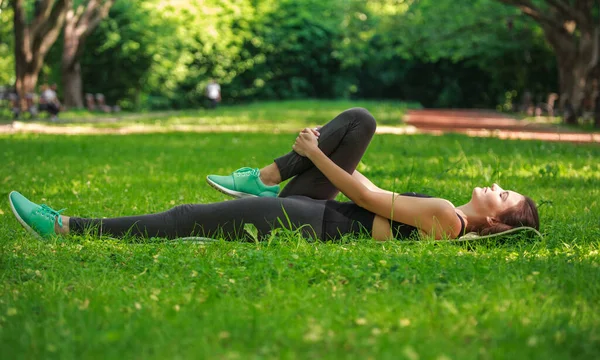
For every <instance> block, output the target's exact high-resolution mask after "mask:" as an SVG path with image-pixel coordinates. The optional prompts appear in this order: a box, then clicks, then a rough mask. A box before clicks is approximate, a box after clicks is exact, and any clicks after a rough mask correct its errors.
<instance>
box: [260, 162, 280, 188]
mask: <svg viewBox="0 0 600 360" xmlns="http://www.w3.org/2000/svg"><path fill="white" fill-rule="evenodd" d="M260 180H261V181H262V182H263V184H265V185H267V186H273V185H279V183H281V174H279V169H278V168H277V165H275V163H273V164H271V165H268V166H266V167H264V168H262V169H260Z"/></svg>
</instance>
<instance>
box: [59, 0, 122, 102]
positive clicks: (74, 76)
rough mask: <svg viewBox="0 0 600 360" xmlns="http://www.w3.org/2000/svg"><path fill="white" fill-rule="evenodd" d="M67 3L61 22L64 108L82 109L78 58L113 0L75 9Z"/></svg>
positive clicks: (93, 1) (95, 0)
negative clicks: (62, 28) (62, 23)
mask: <svg viewBox="0 0 600 360" xmlns="http://www.w3.org/2000/svg"><path fill="white" fill-rule="evenodd" d="M66 1H67V9H68V10H67V12H66V18H65V23H64V34H63V36H64V44H63V53H62V62H61V73H62V82H63V92H64V103H65V106H67V107H75V108H82V107H83V94H82V93H83V88H82V81H81V64H80V62H79V59H80V57H81V53H82V51H83V48H84V43H85V39H86V38H87V37H88V35H90V34H91V33H92V32H93V31H94V29H96V27H97V26H98V24H99V23H100V21H102V19H103V18H105V17H106V16H107V15H108V11H109V10H110V7H111V6H112V5H113V3H114V0H88V1H87V3H83V4H79V5H77V6H74V3H73V0H66Z"/></svg>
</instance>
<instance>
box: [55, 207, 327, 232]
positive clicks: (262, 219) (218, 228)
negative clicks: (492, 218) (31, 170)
mask: <svg viewBox="0 0 600 360" xmlns="http://www.w3.org/2000/svg"><path fill="white" fill-rule="evenodd" d="M324 212H325V202H324V201H319V200H313V199H308V198H305V197H290V198H285V199H283V198H260V197H257V198H245V199H239V200H235V201H225V202H219V203H213V204H188V205H180V206H176V207H174V208H172V209H171V210H168V211H165V212H162V213H157V214H149V215H141V216H127V217H119V218H110V219H85V218H75V217H71V218H68V219H67V220H68V221H66V222H67V223H68V229H69V232H71V233H75V234H83V233H86V232H91V233H93V234H96V235H107V236H113V237H117V238H121V237H125V236H132V237H142V238H149V237H161V238H168V239H176V238H181V237H189V236H202V237H216V238H220V237H222V238H224V239H226V240H239V239H245V240H251V237H250V236H249V233H247V232H246V231H245V230H244V225H246V224H253V225H254V226H255V227H256V229H257V230H258V235H259V238H262V237H264V236H265V235H267V234H268V233H269V232H270V231H271V230H272V229H276V228H285V229H290V230H296V229H300V231H301V232H302V234H303V235H304V236H305V237H308V238H313V239H319V238H321V236H322V223H323V214H324ZM63 222H64V221H63Z"/></svg>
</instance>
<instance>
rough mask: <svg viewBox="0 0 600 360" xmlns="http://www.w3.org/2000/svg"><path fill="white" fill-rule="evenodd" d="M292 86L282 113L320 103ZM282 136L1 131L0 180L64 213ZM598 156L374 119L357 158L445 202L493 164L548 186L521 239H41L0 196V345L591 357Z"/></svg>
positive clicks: (212, 169)
mask: <svg viewBox="0 0 600 360" xmlns="http://www.w3.org/2000/svg"><path fill="white" fill-rule="evenodd" d="M288 105H289V106H288V107H289V108H291V110H289V111H288V110H286V109H287V108H288V107H282V108H280V109H279V110H280V111H279V115H278V116H280V117H281V119H284V118H290V119H293V118H295V117H297V111H306V112H308V113H310V112H311V111H312V107H313V106H315V107H316V105H317V104H316V103H315V104H306V103H301V104H298V105H297V106H293V104H288ZM386 106H387V105H386ZM264 108H265V107H264V106H261V105H260V104H256V106H253V107H241V109H240V111H242V112H245V113H246V114H247V117H248V118H250V119H253V118H261V117H263V116H264V113H263V112H262V111H263V109H264ZM383 112H384V111H383V110H382V113H383ZM272 113H273V114H275V113H276V112H275V111H274V109H273V112H272ZM206 116H207V117H208V115H206ZM327 120H328V118H321V119H316V118H315V119H314V122H315V123H323V122H324V121H327ZM294 137H295V135H291V134H278V135H273V134H265V133H256V134H251V133H246V134H232V133H204V134H192V133H167V134H147V135H126V136H68V137H65V136H55V135H37V134H18V135H9V136H7V135H0V147H1V148H2V149H3V152H2V153H0V161H1V162H2V164H4V166H5V168H7V169H9V170H10V171H9V172H7V173H5V174H3V175H2V177H1V178H0V181H2V183H3V188H4V189H6V190H5V191H9V190H12V189H17V190H20V191H21V192H23V193H24V194H25V195H27V196H29V197H31V199H32V200H35V201H43V202H45V203H48V204H49V205H51V206H54V207H56V208H62V207H67V208H68V210H67V211H66V214H67V215H80V216H94V217H100V216H122V215H123V216H124V215H132V214H140V213H147V212H157V211H162V210H166V209H168V208H170V207H172V206H174V205H177V204H181V203H197V202H213V201H222V200H226V199H227V198H226V197H225V196H224V195H222V194H221V193H219V192H216V191H214V190H212V189H211V188H210V187H209V186H208V185H207V184H206V183H205V180H204V175H205V174H209V173H226V172H229V171H232V170H234V169H236V168H237V167H239V166H242V165H252V166H261V165H264V164H267V163H270V162H271V161H272V159H273V157H274V156H277V155H278V154H281V153H285V152H287V151H288V150H289V148H290V145H291V143H292V141H293V139H294ZM432 144H435V145H433V146H432ZM215 149H216V150H215ZM223 149H227V151H226V152H224V151H223ZM599 156H600V148H598V147H597V146H581V145H578V146H577V145H572V144H559V143H544V142H538V141H502V140H498V139H491V138H489V139H488V138H485V139H483V138H470V137H467V136H462V135H445V136H424V135H415V136H393V135H376V136H375V138H374V139H373V142H372V143H371V145H370V147H369V150H368V151H367V154H366V156H365V158H364V160H363V165H362V168H361V171H362V172H363V173H365V174H366V175H367V176H369V177H370V178H372V179H373V181H374V182H375V183H376V184H378V185H380V186H382V187H384V188H390V189H395V190H399V191H403V190H410V191H420V192H426V193H429V194H432V195H435V196H441V197H446V198H448V199H451V200H453V201H454V203H455V204H457V205H458V204H460V203H462V202H465V201H467V200H468V199H469V197H470V195H471V191H472V188H473V187H474V186H480V185H487V184H490V182H492V181H498V182H499V183H500V184H501V185H502V186H505V187H507V188H511V189H514V190H516V191H520V192H524V193H526V194H527V195H530V196H531V197H532V198H534V199H535V200H536V201H537V202H538V203H540V204H544V205H543V206H541V207H540V215H541V220H542V232H543V233H544V234H545V236H544V240H543V241H541V242H535V243H530V242H527V241H524V240H518V239H517V240H515V241H513V242H510V243H507V244H495V243H483V244H475V245H472V246H469V245H460V246H459V245H452V244H448V243H444V242H435V243H429V242H426V243H416V244H415V243H412V244H408V243H402V242H385V243H378V242H374V241H372V240H369V239H366V238H365V239H345V240H344V241H343V242H342V243H309V242H306V241H304V240H301V239H298V238H297V237H295V236H294V235H293V234H284V233H282V234H278V235H277V236H275V237H274V238H273V239H271V241H270V242H269V243H266V242H265V243H235V242H232V243H228V242H216V243H211V244H205V245H202V244H193V243H180V242H163V241H160V240H158V239H153V240H148V241H143V242H136V241H132V240H128V241H119V240H114V239H104V240H100V241H99V240H97V239H93V238H91V237H89V236H71V237H67V238H62V239H57V240H53V241H49V242H40V241H37V240H36V239H34V238H32V237H31V236H30V235H27V233H26V232H25V231H24V230H23V229H21V227H20V225H19V224H18V223H17V221H16V220H15V219H14V218H13V216H12V214H11V213H10V209H9V206H8V202H7V197H6V196H2V197H0V219H1V220H2V221H0V254H1V256H0V279H1V281H0V347H1V348H2V349H3V356H4V357H5V358H10V359H30V358H61V359H63V358H144V359H154V358H156V359H164V358H202V359H209V358H225V359H228V358H232V359H233V358H237V359H259V358H261V359H262V358H269V359H282V358H310V359H317V358H318V359H327V358H332V359H339V358H350V359H353V358H356V359H365V358H369V357H372V358H377V359H385V358H390V359H396V358H398V357H405V358H409V359H416V358H420V359H430V358H431V359H439V358H451V359H470V358H499V359H502V358H506V359H514V358H520V357H523V358H528V359H565V358H589V359H592V358H597V357H598V355H599V353H600V347H599V346H598V323H599V314H600V308H599V305H598V301H597V300H598V296H597V295H598V291H599V285H598V284H600V278H599V274H600V273H599V272H598V266H599V265H600V259H599V257H598V251H599V247H600V243H599V242H598V239H599V237H600V232H599V229H598V214H599V213H600V202H599V201H598V199H600V187H599V186H598V184H599V183H600V165H599V164H598V162H597V161H596V159H598V157H599ZM5 194H6V192H5ZM457 344H460V346H457Z"/></svg>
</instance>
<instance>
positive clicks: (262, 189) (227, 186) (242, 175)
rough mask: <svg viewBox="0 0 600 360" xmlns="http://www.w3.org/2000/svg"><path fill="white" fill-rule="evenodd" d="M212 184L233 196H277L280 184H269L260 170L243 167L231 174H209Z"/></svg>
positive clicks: (209, 181) (207, 178) (208, 178)
mask: <svg viewBox="0 0 600 360" xmlns="http://www.w3.org/2000/svg"><path fill="white" fill-rule="evenodd" d="M206 181H207V182H208V183H209V185H210V186H212V187H214V188H215V189H217V190H219V191H220V192H222V193H225V194H227V195H231V196H233V197H238V198H244V197H254V196H262V197H277V194H279V185H273V186H267V185H265V184H263V182H262V180H260V170H258V169H252V168H249V167H243V168H241V169H238V170H236V171H234V172H233V173H232V174H231V175H227V176H221V175H208V176H207V177H206Z"/></svg>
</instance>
